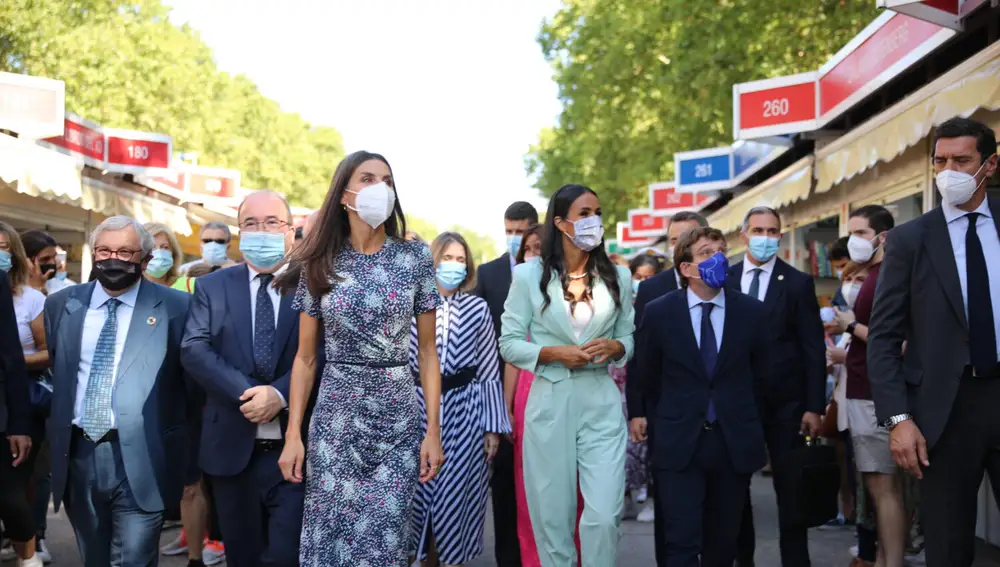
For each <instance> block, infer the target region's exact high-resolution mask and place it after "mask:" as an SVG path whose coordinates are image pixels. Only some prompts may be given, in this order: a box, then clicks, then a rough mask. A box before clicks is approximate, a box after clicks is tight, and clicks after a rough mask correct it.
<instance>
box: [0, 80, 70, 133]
mask: <svg viewBox="0 0 1000 567" xmlns="http://www.w3.org/2000/svg"><path fill="white" fill-rule="evenodd" d="M65 97H66V86H65V84H64V83H63V82H62V81H56V80H53V79H46V78H44V77H31V76H28V75H21V74H19V73H0V128H3V129H5V130H13V131H14V132H17V133H18V134H19V135H20V136H22V137H30V138H34V139H37V138H46V137H48V136H56V135H58V134H59V132H60V131H62V125H63V120H64V116H65V114H64V113H65V108H66V104H65Z"/></svg>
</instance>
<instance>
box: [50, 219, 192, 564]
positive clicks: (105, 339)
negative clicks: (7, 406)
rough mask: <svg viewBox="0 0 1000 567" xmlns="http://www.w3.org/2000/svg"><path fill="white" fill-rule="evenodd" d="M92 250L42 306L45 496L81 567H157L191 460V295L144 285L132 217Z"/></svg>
mask: <svg viewBox="0 0 1000 567" xmlns="http://www.w3.org/2000/svg"><path fill="white" fill-rule="evenodd" d="M90 247H91V250H92V251H93V255H94V273H95V274H96V278H95V281H92V282H90V283H86V284H81V285H76V286H73V287H70V288H67V289H64V290H62V291H59V292H57V293H55V294H53V295H50V296H49V297H48V299H47V300H46V302H45V334H46V337H47V340H48V348H49V356H50V359H51V360H52V363H53V366H52V382H53V386H54V392H53V399H52V418H51V419H52V423H51V425H50V428H51V429H50V431H51V433H50V437H49V440H50V441H49V442H50V444H51V445H50V446H51V451H52V497H53V500H54V503H55V506H56V509H57V510H58V508H59V505H60V504H62V503H65V505H66V512H67V515H68V516H69V519H70V522H71V523H72V525H73V530H74V531H75V532H76V540H77V545H78V546H79V548H80V554H81V555H82V556H83V562H84V564H85V565H86V567H108V566H109V565H111V566H115V567H125V566H127V567H140V566H144V565H156V563H157V556H158V553H157V552H158V549H157V547H158V545H157V544H158V542H159V535H160V528H161V526H162V525H163V511H164V509H165V508H166V507H167V506H169V505H172V504H176V502H178V501H179V500H180V496H181V491H182V481H183V480H184V471H185V470H186V468H185V467H186V463H185V460H186V456H187V454H188V451H187V449H186V444H187V439H188V434H187V432H186V427H185V421H186V416H187V414H188V413H189V412H188V411H187V406H188V403H189V400H188V390H187V388H186V387H185V381H184V378H183V375H182V370H181V364H180V341H181V335H182V334H183V332H184V320H185V318H186V316H187V309H188V295H187V294H186V293H183V292H180V291H175V290H172V289H169V288H166V287H163V286H160V285H157V284H154V283H151V282H149V281H145V280H143V279H142V273H143V271H144V269H145V267H146V263H147V262H148V260H149V258H150V255H151V253H152V249H153V239H152V237H151V236H150V235H149V233H147V232H146V230H145V229H144V228H143V227H142V224H140V223H139V222H137V221H135V220H134V219H131V218H128V217H123V216H116V217H111V218H109V219H107V220H105V221H104V222H103V223H101V224H100V225H99V226H98V227H97V228H96V229H95V230H94V232H93V234H91V236H90Z"/></svg>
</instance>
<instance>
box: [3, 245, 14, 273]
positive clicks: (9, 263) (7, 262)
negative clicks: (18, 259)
mask: <svg viewBox="0 0 1000 567" xmlns="http://www.w3.org/2000/svg"><path fill="white" fill-rule="evenodd" d="M13 266H14V260H13V258H12V257H11V255H10V252H7V251H6V250H0V272H9V271H10V269H11V268H12V267H13Z"/></svg>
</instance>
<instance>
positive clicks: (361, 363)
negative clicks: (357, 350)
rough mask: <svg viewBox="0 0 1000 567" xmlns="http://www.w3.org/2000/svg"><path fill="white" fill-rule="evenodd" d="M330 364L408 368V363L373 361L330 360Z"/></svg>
mask: <svg viewBox="0 0 1000 567" xmlns="http://www.w3.org/2000/svg"><path fill="white" fill-rule="evenodd" d="M329 362H330V363H332V364H344V365H346V366H364V367H366V368H399V367H400V366H409V364H410V363H409V362H407V361H405V360H404V361H402V362H393V361H390V362H386V361H375V360H331V361H329Z"/></svg>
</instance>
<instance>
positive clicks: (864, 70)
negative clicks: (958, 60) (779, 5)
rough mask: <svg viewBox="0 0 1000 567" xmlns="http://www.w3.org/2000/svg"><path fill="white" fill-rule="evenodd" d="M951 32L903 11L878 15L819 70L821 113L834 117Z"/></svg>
mask: <svg viewBox="0 0 1000 567" xmlns="http://www.w3.org/2000/svg"><path fill="white" fill-rule="evenodd" d="M954 33H955V32H953V31H951V30H947V29H944V28H942V27H941V26H939V25H937V24H933V23H930V22H927V21H924V20H920V19H917V18H914V17H911V16H907V15H905V14H900V13H895V12H886V13H884V14H883V15H882V16H879V17H878V18H877V19H876V20H875V21H874V22H872V24H871V25H869V26H868V27H867V28H865V30H863V31H862V32H861V34H860V35H859V36H858V37H856V38H855V39H854V40H853V41H852V42H851V43H849V44H848V45H847V46H846V47H845V48H844V49H842V50H841V51H840V53H838V54H837V55H836V56H834V58H833V59H832V60H831V61H830V62H829V63H827V65H826V66H825V67H824V69H823V70H821V77H820V79H819V101H820V103H819V104H820V114H821V115H822V116H823V118H824V120H825V121H828V120H830V119H832V118H834V117H835V115H836V114H839V111H840V110H846V108H848V107H849V106H851V105H853V104H854V103H857V102H858V101H860V100H861V99H862V98H864V97H866V96H868V95H869V94H871V93H872V92H874V91H875V89H877V88H878V87H880V86H882V85H883V84H885V83H886V82H887V81H888V80H889V79H891V78H892V77H894V76H896V75H897V74H898V73H899V72H901V71H902V70H903V69H906V68H907V67H909V66H910V65H912V64H913V63H916V62H917V61H919V60H920V59H921V58H922V57H923V56H924V55H926V54H927V53H929V52H930V51H931V50H932V49H933V48H934V47H937V46H938V45H940V44H941V43H943V42H944V41H945V40H947V39H948V38H950V37H951V36H952V35H954Z"/></svg>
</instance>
